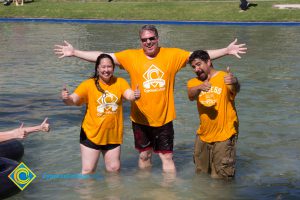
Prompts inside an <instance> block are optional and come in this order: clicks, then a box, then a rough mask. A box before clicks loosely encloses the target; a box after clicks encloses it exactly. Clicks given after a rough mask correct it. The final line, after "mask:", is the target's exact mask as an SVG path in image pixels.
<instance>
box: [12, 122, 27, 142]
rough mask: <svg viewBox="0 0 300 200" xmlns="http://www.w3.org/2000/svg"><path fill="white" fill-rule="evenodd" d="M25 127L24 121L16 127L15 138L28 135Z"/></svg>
mask: <svg viewBox="0 0 300 200" xmlns="http://www.w3.org/2000/svg"><path fill="white" fill-rule="evenodd" d="M23 127H24V123H22V124H21V126H20V127H19V128H17V129H14V134H15V138H20V139H24V138H25V137H26V136H27V135H28V132H26V130H25V128H23Z"/></svg>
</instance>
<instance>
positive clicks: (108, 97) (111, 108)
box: [97, 91, 118, 114]
mask: <svg viewBox="0 0 300 200" xmlns="http://www.w3.org/2000/svg"><path fill="white" fill-rule="evenodd" d="M97 102H98V103H99V106H97V111H98V113H100V114H103V113H105V114H112V113H115V112H116V111H117V109H118V104H117V102H118V97H117V96H116V95H114V94H112V93H110V92H109V91H105V93H104V94H102V96H101V97H100V98H99V99H98V100H97Z"/></svg>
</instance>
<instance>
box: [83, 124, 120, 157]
mask: <svg viewBox="0 0 300 200" xmlns="http://www.w3.org/2000/svg"><path fill="white" fill-rule="evenodd" d="M79 142H80V144H82V145H84V146H86V147H89V148H91V149H95V150H102V151H108V150H112V149H114V148H117V147H118V146H120V144H107V145H97V144H95V143H93V142H92V141H91V140H89V139H88V138H87V136H86V134H85V132H84V130H83V128H81V131H80V140H79Z"/></svg>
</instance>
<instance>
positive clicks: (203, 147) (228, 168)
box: [194, 134, 237, 179]
mask: <svg viewBox="0 0 300 200" xmlns="http://www.w3.org/2000/svg"><path fill="white" fill-rule="evenodd" d="M236 142H237V135H236V134H235V135H233V136H232V137H231V138H229V139H228V140H225V141H223V142H213V143H206V142H203V141H201V140H200V139H199V136H198V135H196V139H195V147H194V163H195V170H196V172H204V173H208V174H211V177H212V178H223V179H228V178H229V179H230V178H233V177H234V174H235V160H236Z"/></svg>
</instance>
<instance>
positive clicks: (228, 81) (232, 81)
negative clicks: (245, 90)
mask: <svg viewBox="0 0 300 200" xmlns="http://www.w3.org/2000/svg"><path fill="white" fill-rule="evenodd" d="M226 71H227V75H226V76H224V83H225V84H226V85H233V84H236V83H237V78H236V77H235V76H234V75H233V73H232V72H231V71H230V67H227V69H226Z"/></svg>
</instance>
